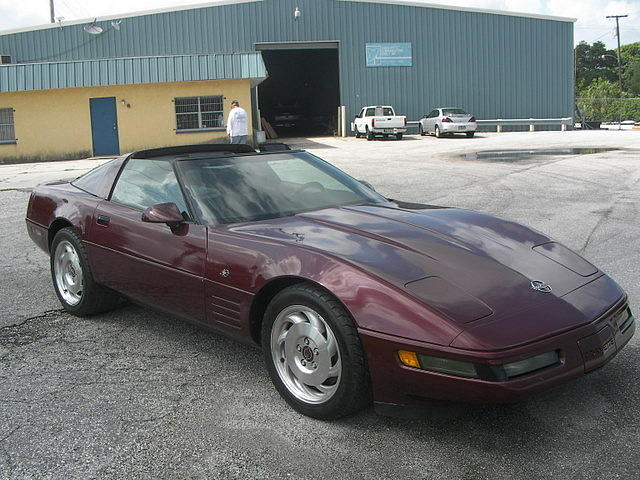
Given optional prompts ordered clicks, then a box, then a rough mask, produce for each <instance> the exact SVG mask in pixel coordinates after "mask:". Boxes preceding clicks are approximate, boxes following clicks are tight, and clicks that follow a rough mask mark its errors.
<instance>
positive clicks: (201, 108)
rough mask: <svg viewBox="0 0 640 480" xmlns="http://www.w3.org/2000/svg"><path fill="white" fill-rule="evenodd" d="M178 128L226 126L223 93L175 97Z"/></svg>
mask: <svg viewBox="0 0 640 480" xmlns="http://www.w3.org/2000/svg"><path fill="white" fill-rule="evenodd" d="M175 104H176V126H177V129H178V130H191V129H200V128H216V127H224V112H223V107H222V95H212V96H208V97H180V98H176V99H175Z"/></svg>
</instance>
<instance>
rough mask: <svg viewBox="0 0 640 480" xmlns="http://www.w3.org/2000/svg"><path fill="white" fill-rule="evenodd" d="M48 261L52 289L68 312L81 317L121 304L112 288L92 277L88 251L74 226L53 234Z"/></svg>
mask: <svg viewBox="0 0 640 480" xmlns="http://www.w3.org/2000/svg"><path fill="white" fill-rule="evenodd" d="M50 264H51V279H52V281H53V288H54V289H55V291H56V295H57V296H58V299H59V300H60V303H61V304H62V306H63V307H64V309H65V310H66V311H67V312H69V313H71V314H73V315H76V316H78V317H84V316H88V315H94V314H96V313H101V312H106V311H107V310H111V309H113V308H115V307H117V306H119V305H120V304H122V303H124V301H123V299H122V297H120V296H119V295H118V294H117V293H115V292H114V291H113V290H109V289H107V288H105V287H103V286H102V285H99V284H97V283H96V282H95V281H94V280H93V275H92V274H91V267H90V266H89V261H88V259H87V252H86V250H85V248H84V245H83V244H82V239H81V238H80V236H79V235H78V233H77V232H76V231H75V230H74V229H73V228H71V227H66V228H63V229H62V230H60V231H59V232H57V233H56V235H55V237H53V242H52V243H51V259H50Z"/></svg>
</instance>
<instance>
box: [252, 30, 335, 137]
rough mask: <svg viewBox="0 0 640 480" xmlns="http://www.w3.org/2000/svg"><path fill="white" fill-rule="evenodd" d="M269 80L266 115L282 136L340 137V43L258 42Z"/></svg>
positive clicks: (262, 103) (264, 88) (263, 91)
mask: <svg viewBox="0 0 640 480" xmlns="http://www.w3.org/2000/svg"><path fill="white" fill-rule="evenodd" d="M256 49H257V50H260V51H262V58H263V60H264V63H265V65H266V67H267V72H269V77H268V78H267V79H266V80H265V81H264V82H262V83H261V84H260V85H259V86H258V107H259V109H260V114H261V116H262V117H263V118H265V119H266V120H267V121H268V122H269V123H270V124H271V126H272V127H273V129H274V130H275V131H276V133H277V134H278V136H279V137H310V136H324V135H335V133H336V130H337V126H338V125H337V123H338V114H337V110H338V106H339V105H340V67H339V63H338V44H337V42H317V43H316V42H314V43H303V44H302V43H272V44H256Z"/></svg>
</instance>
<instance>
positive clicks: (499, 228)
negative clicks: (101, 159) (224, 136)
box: [26, 145, 635, 419]
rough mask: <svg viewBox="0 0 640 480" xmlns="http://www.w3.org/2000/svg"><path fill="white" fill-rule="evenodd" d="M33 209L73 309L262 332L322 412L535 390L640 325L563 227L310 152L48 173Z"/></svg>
mask: <svg viewBox="0 0 640 480" xmlns="http://www.w3.org/2000/svg"><path fill="white" fill-rule="evenodd" d="M26 224H27V231H28V233H29V236H30V237H31V239H32V240H33V241H34V242H35V243H36V244H37V245H38V246H39V247H40V248H42V249H43V250H44V251H45V252H47V253H49V254H50V256H51V276H52V281H53V286H54V289H55V291H56V294H57V296H58V298H59V300H60V302H61V304H62V306H63V307H64V308H65V309H66V310H67V311H68V312H70V313H72V314H74V315H79V316H84V315H91V314H95V313H99V312H103V311H106V310H108V309H110V308H114V307H116V306H118V305H119V304H120V303H121V299H122V298H123V297H125V298H129V299H132V300H134V301H137V302H140V303H143V304H146V305H150V306H153V307H155V308H157V309H160V310H162V311H167V312H171V313H173V314H176V315H178V316H180V317H182V318H187V319H189V320H192V321H194V322H196V323H199V324H202V325H204V326H207V327H210V328H212V329H215V330H218V331H220V332H223V333H225V334H227V335H230V336H232V337H235V338H236V339H239V340H241V341H243V342H246V343H249V344H253V345H260V346H261V347H262V349H263V352H264V361H265V363H266V367H267V370H268V372H269V375H270V376H271V379H272V381H273V383H274V385H275V387H276V389H277V390H278V391H279V392H280V394H281V395H282V397H283V398H284V399H285V400H286V401H287V402H288V403H289V404H290V405H291V406H292V407H293V408H295V409H296V410H298V411H299V412H302V413H304V414H306V415H309V416H312V417H315V418H321V419H333V418H338V417H340V416H344V415H347V414H350V413H353V412H355V411H357V410H359V409H361V408H364V407H365V406H367V405H368V404H369V403H370V402H371V400H373V401H374V402H375V404H376V406H377V407H378V408H379V409H385V408H395V407H397V406H403V405H404V406H406V405H413V406H425V405H426V403H425V400H426V399H428V398H440V399H455V400H477V401H508V400H513V399H517V398H520V397H522V396H525V395H528V394H531V393H534V392H538V391H542V390H545V389H547V388H550V387H552V386H555V385H558V384H560V383H563V382H566V381H568V380H570V379H572V378H576V377H579V376H581V375H584V374H585V373H588V372H590V371H592V370H595V369H597V368H599V367H601V366H603V365H604V364H606V363H607V362H608V361H609V360H611V359H612V358H613V357H614V356H615V355H616V354H617V353H618V352H619V351H620V350H621V349H622V348H623V347H624V346H625V344H626V343H627V342H628V341H629V340H630V339H631V337H632V335H633V333H634V330H635V321H634V317H633V316H632V314H631V310H630V308H629V303H628V300H627V295H626V293H625V292H624V291H623V290H622V289H621V288H620V287H619V286H618V285H617V284H616V283H615V282H614V281H613V280H612V279H611V278H609V277H608V276H607V275H606V274H604V273H603V272H602V271H600V270H599V269H598V268H597V267H595V266H594V265H592V264H591V263H589V262H588V261H586V260H585V259H583V258H582V257H580V256H579V255H578V254H576V253H575V252H573V251H571V250H570V249H568V248H567V247H565V246H563V245H561V244H560V243H558V242H555V241H553V240H552V239H551V238H549V237H548V236H546V235H544V234H542V233H540V232H537V231H534V230H532V229H530V228H527V227H525V226H523V225H520V224H517V223H515V222H512V221H507V220H502V219H499V218H496V217H494V216H491V215H487V214H484V213H478V212H473V211H469V210H463V209H458V208H446V207H439V206H433V205H423V204H415V203H407V202H402V201H399V200H393V199H388V198H385V197H383V196H382V195H380V194H378V193H376V192H375V191H374V190H373V189H371V188H368V187H366V186H365V185H364V184H363V183H362V182H359V181H357V180H355V179H353V178H352V177H350V176H348V175H347V174H346V173H344V172H342V171H340V170H338V169H337V168H335V167H333V166H332V165H330V164H328V163H327V162H325V161H323V160H321V159H319V158H318V157H316V156H314V155H312V154H310V153H308V152H305V151H303V150H288V151H287V150H285V151H276V152H264V153H257V152H255V151H254V150H253V149H251V147H249V146H246V145H192V146H187V147H168V148H161V149H154V150H144V151H140V152H135V153H132V154H126V155H123V156H121V157H119V158H117V159H115V160H113V161H110V162H108V163H105V164H103V165H101V166H100V167H98V168H96V169H94V170H92V171H90V172H89V173H87V174H85V175H83V176H81V177H79V178H77V179H76V180H74V181H71V182H53V183H49V184H45V185H41V186H38V187H36V188H35V189H34V190H33V192H32V195H31V197H30V200H29V204H28V208H27V215H26Z"/></svg>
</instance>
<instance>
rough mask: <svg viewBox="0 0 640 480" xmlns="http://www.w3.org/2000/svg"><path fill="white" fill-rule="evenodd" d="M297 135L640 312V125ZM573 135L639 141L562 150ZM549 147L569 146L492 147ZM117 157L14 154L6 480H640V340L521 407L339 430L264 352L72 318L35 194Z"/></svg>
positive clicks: (4, 243)
mask: <svg viewBox="0 0 640 480" xmlns="http://www.w3.org/2000/svg"><path fill="white" fill-rule="evenodd" d="M290 143H291V144H292V145H293V146H300V147H303V148H307V149H308V150H309V151H311V152H313V153H315V154H317V155H319V156H320V157H322V158H325V159H327V160H328V161H330V162H332V163H334V164H335V165H337V166H338V167H340V168H343V169H344V170H346V171H347V172H348V173H350V174H352V175H353V176H354V177H356V178H360V179H364V180H367V181H369V182H370V183H372V184H373V185H374V186H375V187H376V188H377V189H378V191H380V192H381V193H382V194H384V195H386V196H388V197H392V198H398V199H403V200H408V201H418V202H424V203H432V204H439V205H448V206H457V207H463V208H471V209H475V210H480V211H483V212H488V213H492V214H495V215H498V216H501V217H504V218H508V219H511V220H516V221H518V222H521V223H524V224H526V225H529V226H532V227H533V228H535V229H538V230H541V231H543V232H545V233H549V234H551V235H552V236H553V237H555V239H557V240H559V241H560V242H562V243H564V244H566V245H567V246H569V247H571V248H573V249H575V250H576V251H578V252H580V253H581V254H582V255H584V256H585V257H586V258H587V259H589V260H590V261H592V262H593V263H595V264H596V265H598V266H599V267H600V268H602V269H603V270H604V271H605V272H607V273H608V274H610V275H611V276H612V277H613V278H614V279H615V280H616V281H618V282H619V283H620V285H621V286H622V287H623V288H624V289H625V290H626V291H627V292H628V294H629V298H630V303H631V306H632V309H633V310H634V312H636V314H638V312H640V132H633V131H631V132H616V131H610V132H535V133H505V134H479V135H478V136H477V137H476V138H473V139H467V138H453V139H435V138H433V137H424V138H423V137H419V136H407V137H406V139H404V140H402V141H395V140H389V141H384V140H381V141H374V142H367V141H366V140H364V139H354V138H349V139H337V138H328V139H326V138H315V139H295V140H291V141H290ZM571 147H580V148H584V147H609V148H616V149H619V150H612V151H603V152H595V153H589V154H579V153H572V152H560V154H559V153H558V152H557V150H558V149H562V150H563V149H567V148H571ZM532 149H533V150H539V149H549V150H555V153H551V154H549V155H531V154H524V155H522V156H520V157H518V158H516V159H515V160H513V159H511V160H510V159H505V157H504V156H503V155H501V154H497V153H496V154H495V155H493V156H492V155H486V156H485V155H477V152H485V151H503V150H524V151H528V150H532ZM101 161H104V160H83V161H75V162H57V163H47V164H26V165H15V166H0V211H2V219H3V221H2V226H1V228H0V252H2V254H1V255H0V266H1V272H2V275H1V278H0V285H1V288H0V302H1V304H2V307H3V308H2V315H0V478H1V479H19V480H23V479H83V480H86V479H187V478H188V479H218V478H219V479H227V478H231V479H253V478H256V479H258V478H259V479H271V478H274V479H280V478H282V479H287V478H339V479H342V478H345V479H347V478H348V479H381V478H410V479H447V480H454V479H460V480H481V479H482V480H485V479H486V480H497V479H546V478H553V479H561V478H562V479H564V478H567V479H569V478H570V479H572V480H577V479H599V480H603V479H634V478H638V465H639V464H640V454H639V453H638V452H639V449H638V447H639V444H638V443H639V442H638V439H639V438H640V435H639V433H640V428H639V427H640V421H639V419H638V413H639V412H638V398H640V388H639V387H638V378H640V352H639V348H638V343H639V341H638V334H636V337H635V338H634V339H632V340H631V342H630V343H629V344H628V345H627V347H626V348H625V349H624V350H623V351H622V352H621V353H620V354H619V355H618V356H617V357H616V358H615V359H614V360H613V361H612V362H610V363H609V364H608V365H607V366H605V367H604V368H602V369H600V370H598V371H596V372H594V373H592V374H590V375H587V376H585V377H583V378H581V379H579V380H577V381H574V382H572V383H570V384H567V385H564V386H561V387H559V388H557V389H555V390H552V391H549V392H546V393H544V394H542V395H539V396H536V397H533V398H531V399H528V400H526V401H523V402H520V403H517V404H512V405H471V404H453V403H447V402H442V403H434V405H433V408H431V409H430V410H429V411H427V412H425V415H424V417H422V418H419V419H411V420H406V419H397V418H389V417H383V416H379V415H376V414H375V413H374V412H373V409H368V410H366V411H364V412H361V413H359V414H357V415H355V416H352V417H349V418H346V419H342V420H340V421H335V422H322V421H317V420H313V419H309V418H306V417H303V416H301V415H299V414H297V413H296V412H294V411H293V410H291V409H290V408H289V407H288V406H287V405H286V403H285V402H284V401H283V400H281V398H280V397H279V396H278V394H277V393H276V391H275V390H274V389H273V387H272V386H271V383H270V381H269V379H268V378H267V373H266V370H265V368H264V367H263V364H262V357H261V353H260V352H259V350H257V349H252V348H248V347H246V346H243V345H241V344H238V343H236V342H234V341H232V340H229V339H227V338H225V337H222V336H219V335H216V334H213V333H210V332H206V331H203V330H201V329H199V328H197V327H195V326H192V325H190V324H188V323H185V322H183V321H181V320H178V319H175V318H172V317H169V316H166V315H163V314H159V313H157V312H155V311H153V310H150V309H146V308H141V307H137V306H127V307H125V308H122V309H119V310H116V311H113V312H110V313H107V314H103V315H99V316H95V317H91V318H76V317H73V316H70V315H68V314H66V313H64V312H63V311H62V310H61V308H60V305H59V303H58V302H57V299H56V297H55V294H54V293H53V287H52V285H51V279H50V273H49V262H48V257H47V256H46V255H45V254H44V253H43V252H41V251H40V250H38V249H37V248H36V247H35V245H34V244H32V243H31V241H30V240H29V238H28V236H27V234H26V229H25V226H24V213H25V208H26V204H27V200H28V196H29V193H28V192H29V189H30V188H31V187H32V186H33V185H35V184H36V183H38V182H41V181H44V180H54V179H58V178H68V177H70V176H76V175H78V174H80V173H82V172H83V171H85V170H86V169H88V168H89V167H91V166H95V165H97V164H99V163H100V162H101Z"/></svg>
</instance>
